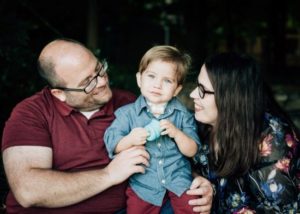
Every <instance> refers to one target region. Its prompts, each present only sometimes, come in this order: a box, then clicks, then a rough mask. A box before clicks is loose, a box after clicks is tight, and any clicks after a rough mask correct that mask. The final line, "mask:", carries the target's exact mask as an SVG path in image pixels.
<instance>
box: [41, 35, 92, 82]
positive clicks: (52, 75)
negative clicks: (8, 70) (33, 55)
mask: <svg viewBox="0 0 300 214" xmlns="http://www.w3.org/2000/svg"><path fill="white" fill-rule="evenodd" d="M91 55H93V54H92V53H91V51H89V50H88V49H87V48H86V47H85V46H84V45H83V44H82V43H80V42H78V41H75V40H71V39H56V40H54V41H52V42H50V43H49V44H47V45H46V46H45V47H44V48H43V50H42V51H41V53H40V56H39V58H38V62H37V65H38V71H39V73H40V75H41V76H42V77H43V78H44V79H45V80H46V81H47V82H48V83H49V84H50V85H51V86H52V87H55V86H58V85H64V80H63V79H61V78H60V76H59V73H58V72H60V69H59V68H63V67H65V66H74V64H76V63H80V62H81V60H83V59H84V57H86V56H91Z"/></svg>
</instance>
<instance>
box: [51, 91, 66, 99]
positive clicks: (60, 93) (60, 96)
mask: <svg viewBox="0 0 300 214" xmlns="http://www.w3.org/2000/svg"><path fill="white" fill-rule="evenodd" d="M51 94H52V95H53V96H54V97H56V98H57V99H59V100H60V101H62V102H65V101H66V94H65V92H64V91H62V90H59V89H51Z"/></svg>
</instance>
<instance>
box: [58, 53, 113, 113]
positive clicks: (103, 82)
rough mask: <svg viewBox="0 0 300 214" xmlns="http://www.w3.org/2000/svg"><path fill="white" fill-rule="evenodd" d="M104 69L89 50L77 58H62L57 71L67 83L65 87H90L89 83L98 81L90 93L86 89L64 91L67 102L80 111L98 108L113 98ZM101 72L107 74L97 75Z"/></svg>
mask: <svg viewBox="0 0 300 214" xmlns="http://www.w3.org/2000/svg"><path fill="white" fill-rule="evenodd" d="M103 69H106V68H105V67H104V66H103V64H102V63H101V62H99V61H98V60H97V59H96V57H95V56H94V55H93V54H92V53H89V52H86V53H82V54H80V56H79V57H77V58H76V57H74V56H73V57H72V58H71V57H66V58H65V59H62V60H60V62H59V63H58V65H57V66H56V71H57V73H58V75H59V76H60V78H62V79H63V80H64V82H65V83H66V84H65V86H64V87H66V88H75V89H84V88H89V86H88V85H89V84H93V83H96V86H95V88H94V89H93V90H91V91H90V92H89V93H88V94H87V93H85V92H84V91H63V93H64V95H65V103H67V104H68V105H70V106H72V107H73V108H76V109H78V110H80V111H92V110H96V109H99V108H100V107H102V106H103V105H104V104H106V103H107V102H108V101H109V100H110V99H111V97H112V92H111V89H110V87H109V81H108V76H107V74H106V73H105V71H103ZM99 72H100V73H105V74H104V75H102V76H97V74H98V73H99ZM96 76H97V77H96Z"/></svg>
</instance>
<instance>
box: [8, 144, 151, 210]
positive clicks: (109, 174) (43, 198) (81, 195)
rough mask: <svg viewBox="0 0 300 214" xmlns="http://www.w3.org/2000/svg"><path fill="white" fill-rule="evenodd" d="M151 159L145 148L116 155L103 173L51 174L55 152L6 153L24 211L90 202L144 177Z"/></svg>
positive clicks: (10, 179) (38, 148)
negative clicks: (136, 176) (136, 175)
mask: <svg viewBox="0 0 300 214" xmlns="http://www.w3.org/2000/svg"><path fill="white" fill-rule="evenodd" d="M148 159H149V155H148V153H147V152H146V151H145V149H144V148H143V147H132V148H130V149H128V150H126V151H123V152H121V153H120V154H118V155H116V157H115V159H114V160H112V161H111V162H110V164H109V165H108V166H107V167H105V168H104V169H98V170H90V171H82V172H60V171H55V170H52V149H51V148H48V147H41V146H15V147H9V148H7V149H5V150H4V152H3V163H4V168H5V172H6V175H7V178H8V182H9V185H10V187H11V190H12V192H13V194H14V196H15V198H16V199H17V201H18V202H19V203H20V204H21V205H22V206H23V207H31V206H39V207H63V206H68V205H71V204H75V203H78V202H80V201H83V200H85V199H87V198H90V197H92V196H94V195H96V194H98V193H100V192H102V191H104V190H106V189H107V188H109V187H111V186H113V185H116V184H119V183H121V182H123V181H124V180H126V179H127V178H128V177H129V176H130V175H132V174H133V173H137V172H141V173H144V170H145V169H144V167H143V166H141V164H143V165H148Z"/></svg>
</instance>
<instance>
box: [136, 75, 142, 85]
mask: <svg viewBox="0 0 300 214" xmlns="http://www.w3.org/2000/svg"><path fill="white" fill-rule="evenodd" d="M141 78H142V75H141V72H137V73H136V82H137V84H138V86H139V87H141Z"/></svg>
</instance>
